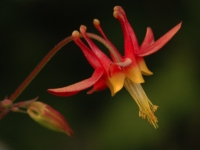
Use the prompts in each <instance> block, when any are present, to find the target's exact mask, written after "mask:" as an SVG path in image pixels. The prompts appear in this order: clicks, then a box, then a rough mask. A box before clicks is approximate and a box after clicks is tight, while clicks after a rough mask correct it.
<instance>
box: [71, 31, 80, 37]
mask: <svg viewBox="0 0 200 150" xmlns="http://www.w3.org/2000/svg"><path fill="white" fill-rule="evenodd" d="M72 37H73V38H79V37H80V33H79V32H78V31H77V30H74V31H73V32H72Z"/></svg>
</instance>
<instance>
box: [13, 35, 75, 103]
mask: <svg viewBox="0 0 200 150" xmlns="http://www.w3.org/2000/svg"><path fill="white" fill-rule="evenodd" d="M72 40H73V38H72V36H69V37H66V38H65V39H64V40H62V41H61V42H59V43H58V44H57V45H56V46H55V47H54V48H53V49H51V50H50V51H49V53H48V54H47V55H46V56H45V57H44V58H43V59H42V60H41V62H40V63H39V64H38V65H37V66H36V67H35V69H34V70H33V71H32V72H31V73H30V74H29V75H28V77H27V78H26V79H25V80H24V81H23V82H22V83H21V84H20V86H19V87H18V88H17V90H16V91H15V92H14V93H13V94H12V95H11V96H10V97H9V99H10V100H12V101H14V100H15V99H16V98H17V97H18V96H19V95H20V94H21V93H22V92H23V90H24V89H25V88H26V87H27V86H28V84H29V83H30V82H31V81H32V80H33V79H34V78H35V76H36V75H37V74H38V73H39V72H40V70H41V69H42V68H43V67H44V66H45V65H46V64H47V62H48V61H49V60H50V59H51V58H52V57H53V56H54V55H55V54H56V53H57V52H58V51H59V50H60V49H61V48H62V47H63V46H64V45H65V44H67V43H69V42H71V41H72Z"/></svg>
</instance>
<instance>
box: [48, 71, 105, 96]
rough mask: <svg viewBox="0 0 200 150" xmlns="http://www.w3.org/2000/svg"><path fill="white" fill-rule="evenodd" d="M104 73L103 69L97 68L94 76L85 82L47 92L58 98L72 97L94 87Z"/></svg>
mask: <svg viewBox="0 0 200 150" xmlns="http://www.w3.org/2000/svg"><path fill="white" fill-rule="evenodd" d="M103 73H104V70H103V68H97V69H96V70H95V71H94V73H93V74H92V76H91V77H90V78H88V79H85V80H83V81H80V82H77V83H75V84H72V85H69V86H66V87H62V88H55V89H48V90H47V91H48V92H49V93H51V94H53V95H56V96H71V95H74V94H77V93H78V92H80V91H82V90H84V89H87V88H89V87H91V86H92V85H94V84H95V83H96V82H97V81H98V80H99V79H100V78H101V76H102V75H103Z"/></svg>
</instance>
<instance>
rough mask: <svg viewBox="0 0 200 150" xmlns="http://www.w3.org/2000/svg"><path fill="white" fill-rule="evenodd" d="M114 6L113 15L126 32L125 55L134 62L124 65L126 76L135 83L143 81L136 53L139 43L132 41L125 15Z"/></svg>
mask: <svg viewBox="0 0 200 150" xmlns="http://www.w3.org/2000/svg"><path fill="white" fill-rule="evenodd" d="M115 8H116V7H115ZM115 8H114V10H115V11H114V13H113V16H114V17H115V18H117V19H118V20H119V21H120V23H121V26H122V30H123V34H124V49H125V57H126V58H130V59H131V60H132V64H131V65H129V66H128V67H123V71H124V73H125V74H126V76H127V77H128V78H129V79H130V80H131V81H132V82H135V83H143V82H144V79H143V77H142V73H141V71H140V68H139V65H138V62H137V59H136V55H135V53H134V52H135V47H138V45H137V44H136V45H137V46H136V45H134V44H135V43H133V42H132V39H131V37H130V33H129V30H128V28H127V26H126V22H125V17H124V16H123V14H122V13H121V12H120V11H118V10H116V9H115Z"/></svg>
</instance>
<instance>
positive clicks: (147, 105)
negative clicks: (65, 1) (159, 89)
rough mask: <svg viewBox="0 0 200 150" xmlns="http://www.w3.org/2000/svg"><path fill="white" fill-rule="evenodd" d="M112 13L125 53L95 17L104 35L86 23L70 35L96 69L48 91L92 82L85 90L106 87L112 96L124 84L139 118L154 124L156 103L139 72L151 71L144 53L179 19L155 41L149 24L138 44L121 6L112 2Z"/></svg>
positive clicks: (63, 91) (65, 91)
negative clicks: (87, 76) (70, 82)
mask: <svg viewBox="0 0 200 150" xmlns="http://www.w3.org/2000/svg"><path fill="white" fill-rule="evenodd" d="M113 16H114V17H115V18H117V19H118V20H119V21H120V23H121V26H122V30H123V34H124V52H125V54H124V56H122V55H121V54H120V53H119V52H118V50H117V49H116V48H115V46H114V45H113V44H112V43H111V42H110V41H109V40H108V38H107V37H106V35H105V34H104V32H103V30H102V28H101V26H100V21H99V20H97V19H94V22H93V23H94V26H95V27H96V28H97V30H98V31H99V32H100V33H101V35H102V36H103V38H101V37H99V36H98V35H95V34H92V33H87V32H86V30H87V28H86V26H83V25H81V26H80V33H81V34H80V33H79V32H78V31H74V32H73V33H72V37H73V40H74V42H75V43H76V44H77V45H78V46H79V47H80V48H81V50H82V52H83V53H84V55H85V57H86V59H87V60H88V62H89V63H90V64H91V66H92V67H93V68H94V70H95V71H94V73H93V74H92V76H91V77H90V78H88V79H85V80H83V81H81V82H78V83H75V84H72V85H70V86H66V87H62V88H55V89H48V92H50V93H51V94H54V95H57V96H71V95H74V94H77V93H78V92H80V91H82V90H84V89H86V88H89V87H91V86H93V88H92V90H90V91H89V92H88V94H91V93H92V92H93V91H98V90H102V89H105V88H107V87H109V89H110V91H111V95H112V96H113V95H115V94H116V93H117V92H118V91H119V90H121V88H122V87H123V86H124V87H125V88H126V89H127V90H128V92H129V93H130V94H131V96H132V97H133V99H134V100H135V101H136V103H137V105H138V106H139V116H141V117H142V118H146V117H147V119H148V121H149V122H150V123H151V124H152V125H153V126H154V127H155V128H157V127H158V125H157V122H158V120H157V118H156V117H155V116H154V112H155V111H156V109H157V108H158V106H156V105H153V104H152V103H151V101H150V100H149V99H148V97H147V96H146V94H145V92H144V90H143V88H142V86H141V85H140V84H141V83H143V82H144V79H143V76H142V75H151V74H153V73H152V72H151V71H150V70H149V69H148V68H147V66H146V64H145V61H144V58H143V57H144V56H147V55H150V54H152V53H154V52H156V51H158V50H159V49H160V48H162V47H163V46H164V45H165V44H166V43H167V42H168V41H169V40H170V39H171V38H172V37H173V36H174V35H175V33H176V32H177V31H178V30H179V29H180V27H181V23H179V24H178V25H176V26H175V27H174V28H172V29H171V30H170V31H168V32H167V33H166V34H164V35H163V36H162V37H161V38H159V39H158V40H157V41H154V36H153V32H152V30H151V28H149V27H148V28H147V32H146V36H145V38H144V41H143V42H142V44H141V45H140V46H139V44H138V41H137V38H136V35H135V33H134V31H133V29H132V27H131V26H130V24H129V22H128V19H127V17H126V14H125V12H124V10H123V8H122V7H120V6H115V7H114V13H113ZM80 37H83V38H84V39H85V40H86V41H87V43H88V45H89V47H90V48H88V47H87V46H86V45H85V44H84V43H83V42H82V41H81V39H80ZM90 38H93V39H96V40H97V41H99V42H101V43H102V44H104V45H105V46H106V47H107V48H108V49H109V51H110V55H111V58H112V60H111V59H110V58H109V57H108V56H106V55H105V54H104V53H103V52H102V51H101V50H100V49H99V48H98V47H97V46H96V45H95V44H94V42H93V41H92V40H91V39H90Z"/></svg>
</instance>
